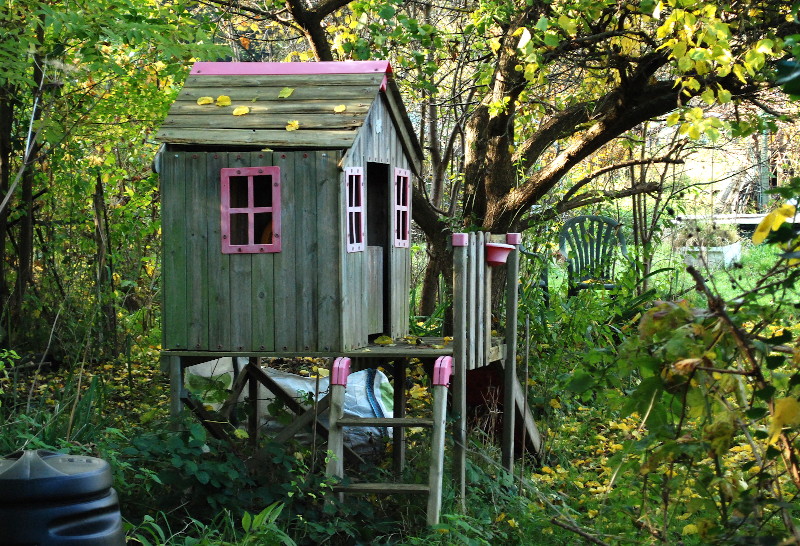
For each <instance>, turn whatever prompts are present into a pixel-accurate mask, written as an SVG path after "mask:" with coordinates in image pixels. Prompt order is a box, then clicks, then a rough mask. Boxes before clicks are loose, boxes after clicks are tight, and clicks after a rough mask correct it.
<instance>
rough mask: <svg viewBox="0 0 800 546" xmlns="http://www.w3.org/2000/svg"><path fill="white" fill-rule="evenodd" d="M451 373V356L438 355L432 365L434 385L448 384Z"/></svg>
mask: <svg viewBox="0 0 800 546" xmlns="http://www.w3.org/2000/svg"><path fill="white" fill-rule="evenodd" d="M452 374H453V357H452V356H440V357H439V358H437V359H436V363H435V364H434V365H433V384H434V386H437V385H443V386H445V387H446V386H447V385H449V384H450V376H451V375H452Z"/></svg>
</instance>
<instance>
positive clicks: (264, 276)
mask: <svg viewBox="0 0 800 546" xmlns="http://www.w3.org/2000/svg"><path fill="white" fill-rule="evenodd" d="M250 163H251V165H252V166H254V167H260V166H263V167H269V166H272V164H273V163H272V153H271V152H252V153H251V155H250ZM282 174H283V173H281V175H282ZM273 183H274V181H273ZM274 261H275V254H274V253H271V252H270V253H264V254H255V255H253V258H252V267H253V279H252V295H251V300H252V314H251V317H250V320H251V323H252V329H251V332H252V333H251V339H252V341H251V345H252V348H253V350H256V351H274V350H275V301H274V295H275V291H274V287H273V282H274V278H273V263H274Z"/></svg>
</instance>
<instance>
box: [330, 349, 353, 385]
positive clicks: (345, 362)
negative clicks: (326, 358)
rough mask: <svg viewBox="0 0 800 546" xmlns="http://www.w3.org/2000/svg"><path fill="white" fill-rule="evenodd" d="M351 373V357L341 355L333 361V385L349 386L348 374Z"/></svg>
mask: <svg viewBox="0 0 800 546" xmlns="http://www.w3.org/2000/svg"><path fill="white" fill-rule="evenodd" d="M348 375H350V359H349V358H347V357H346V356H340V357H338V358H337V359H336V360H334V361H333V366H332V367H331V385H341V386H343V387H346V386H347V376H348Z"/></svg>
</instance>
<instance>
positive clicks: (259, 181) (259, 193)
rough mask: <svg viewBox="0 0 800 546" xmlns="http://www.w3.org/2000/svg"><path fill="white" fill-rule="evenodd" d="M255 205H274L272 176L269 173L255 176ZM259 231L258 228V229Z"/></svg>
mask: <svg viewBox="0 0 800 546" xmlns="http://www.w3.org/2000/svg"><path fill="white" fill-rule="evenodd" d="M253 206H254V207H271V206H272V177H271V176H269V175H264V176H254V177H253ZM256 233H258V230H256Z"/></svg>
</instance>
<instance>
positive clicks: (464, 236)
mask: <svg viewBox="0 0 800 546" xmlns="http://www.w3.org/2000/svg"><path fill="white" fill-rule="evenodd" d="M468 244H469V234H468V233H453V246H467V245H468Z"/></svg>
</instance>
